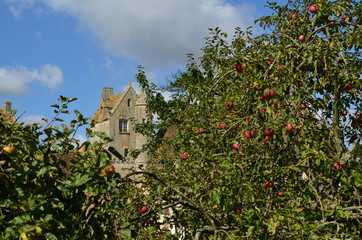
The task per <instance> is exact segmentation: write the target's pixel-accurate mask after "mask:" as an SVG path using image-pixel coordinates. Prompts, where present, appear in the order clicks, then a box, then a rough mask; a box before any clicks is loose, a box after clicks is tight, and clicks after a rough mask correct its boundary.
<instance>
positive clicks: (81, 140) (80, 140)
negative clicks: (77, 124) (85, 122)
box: [75, 134, 89, 144]
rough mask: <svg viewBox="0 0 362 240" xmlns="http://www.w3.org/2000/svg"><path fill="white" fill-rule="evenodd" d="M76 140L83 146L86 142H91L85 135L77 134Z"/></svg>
mask: <svg viewBox="0 0 362 240" xmlns="http://www.w3.org/2000/svg"><path fill="white" fill-rule="evenodd" d="M75 138H76V139H78V140H79V144H83V143H84V142H86V141H89V139H88V138H87V136H85V135H83V134H77V135H75Z"/></svg>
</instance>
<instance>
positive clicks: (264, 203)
mask: <svg viewBox="0 0 362 240" xmlns="http://www.w3.org/2000/svg"><path fill="white" fill-rule="evenodd" d="M268 7H269V8H270V9H271V10H272V11H273V14H272V15H270V16H266V17H261V18H259V19H257V20H256V23H258V24H259V25H260V27H261V28H262V29H263V31H264V33H263V34H261V35H258V36H255V35H253V34H252V32H251V29H247V30H246V31H242V30H241V29H239V28H237V29H236V31H235V35H234V36H233V37H232V38H231V39H229V38H228V36H227V34H226V33H224V32H222V31H221V29H219V28H215V29H211V34H210V36H209V37H208V38H207V41H206V44H205V46H204V48H203V55H202V56H201V57H200V58H197V59H195V58H194V56H193V55H190V56H189V61H188V63H187V69H186V71H184V72H180V73H178V74H176V76H175V78H174V80H173V81H171V82H170V83H169V84H168V85H167V86H166V87H164V88H166V89H167V90H169V91H171V92H173V95H172V99H171V100H169V101H166V100H164V99H163V97H162V94H161V91H160V90H158V89H157V87H156V86H155V85H152V84H150V83H149V82H148V81H147V77H146V74H145V72H144V70H143V68H142V67H140V69H139V73H138V74H137V76H136V78H137V80H138V82H139V83H140V85H141V87H143V88H144V89H145V93H146V95H147V99H148V104H149V106H150V108H149V110H150V112H151V113H152V114H154V115H155V114H157V117H158V121H157V123H153V124H152V123H146V124H143V125H139V126H138V127H137V128H138V131H140V132H143V133H145V134H148V135H149V138H150V141H149V143H148V145H147V146H145V149H147V150H148V151H149V153H150V155H151V159H152V160H151V164H150V166H149V167H148V169H146V170H145V171H138V172H134V173H132V174H134V175H137V176H140V177H142V179H143V181H144V182H143V187H144V188H145V189H146V190H145V191H146V192H147V196H148V197H149V199H158V201H153V202H152V204H153V205H154V207H155V209H159V211H160V212H163V213H165V212H164V211H166V210H168V211H169V212H168V213H167V212H166V214H165V216H166V220H165V221H166V222H168V223H170V224H171V225H170V227H174V231H175V235H176V236H179V237H183V238H185V239H306V238H308V239H321V238H323V239H325V238H336V239H337V238H338V239H345V238H349V239H356V238H358V236H360V235H361V234H362V233H361V229H362V223H361V221H362V205H361V200H362V198H361V196H360V194H361V190H362V167H361V146H360V138H361V129H362V107H361V106H362V104H361V103H362V102H361V100H362V98H361V97H362V96H361V93H362V85H361V69H362V68H361V67H362V59H361V44H362V39H361V33H362V27H361V25H362V15H361V12H362V4H361V2H360V1H353V0H339V1H328V0H313V1H311V0H306V1H292V0H290V1H288V3H287V4H286V5H285V6H279V5H278V4H277V3H273V2H271V3H268ZM155 132H157V134H155Z"/></svg>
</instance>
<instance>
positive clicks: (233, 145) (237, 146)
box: [231, 143, 240, 150]
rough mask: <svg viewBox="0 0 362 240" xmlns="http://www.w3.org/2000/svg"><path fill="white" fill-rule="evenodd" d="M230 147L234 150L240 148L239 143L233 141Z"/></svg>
mask: <svg viewBox="0 0 362 240" xmlns="http://www.w3.org/2000/svg"><path fill="white" fill-rule="evenodd" d="M231 147H232V148H234V149H235V150H238V149H239V148H240V147H239V145H237V144H236V143H233V144H232V145H231Z"/></svg>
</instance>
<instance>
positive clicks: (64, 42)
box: [0, 0, 269, 139]
mask: <svg viewBox="0 0 362 240" xmlns="http://www.w3.org/2000/svg"><path fill="white" fill-rule="evenodd" d="M265 4H266V1H264V0H258V1H251V0H250V1H249V0H245V1H243V0H240V1H235V0H234V1H227V0H101V1H100V0H2V1H0V29H1V32H2V34H1V38H0V52H1V57H0V102H1V104H2V103H3V102H4V101H11V102H12V104H13V108H14V109H17V110H18V114H17V116H20V115H21V114H23V115H22V116H21V119H20V120H21V121H25V122H26V123H32V122H39V121H40V119H41V118H42V117H47V118H51V117H52V116H53V112H52V109H51V108H50V107H49V106H50V105H51V104H53V103H57V98H58V97H59V95H63V96H66V97H77V98H78V100H77V101H76V102H73V103H72V104H71V106H70V107H71V110H74V109H78V110H79V111H80V112H82V113H83V114H84V115H85V116H86V117H91V116H92V115H93V113H94V112H95V110H96V109H97V107H98V105H99V100H100V94H101V91H102V88H103V87H113V88H114V91H115V93H119V92H122V91H123V90H124V88H125V87H126V86H127V82H129V81H134V82H135V80H134V75H135V74H136V73H137V66H138V65H143V66H144V67H145V71H146V73H147V76H148V78H149V80H150V81H152V82H154V83H156V84H162V83H164V82H165V81H166V79H167V78H168V77H169V76H170V75H172V73H175V72H176V71H177V70H183V69H184V66H185V63H186V55H187V54H188V53H194V54H195V55H196V56H197V55H198V54H200V48H201V47H202V46H203V43H204V38H205V37H206V36H207V34H208V28H209V27H215V26H219V27H220V28H221V29H223V30H224V31H227V32H230V33H233V29H234V28H235V27H237V26H240V27H246V26H249V25H252V24H253V21H254V19H255V18H257V17H259V16H262V15H265V14H268V13H269V12H268V9H266V8H265V7H264V5H265ZM134 85H136V84H134ZM136 87H137V86H136ZM0 108H1V107H0ZM78 137H79V138H81V139H84V133H82V132H80V133H79V135H78Z"/></svg>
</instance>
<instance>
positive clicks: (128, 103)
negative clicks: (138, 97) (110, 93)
mask: <svg viewBox="0 0 362 240" xmlns="http://www.w3.org/2000/svg"><path fill="white" fill-rule="evenodd" d="M131 102H132V100H131V99H130V98H129V99H127V106H128V107H130V106H131Z"/></svg>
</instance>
